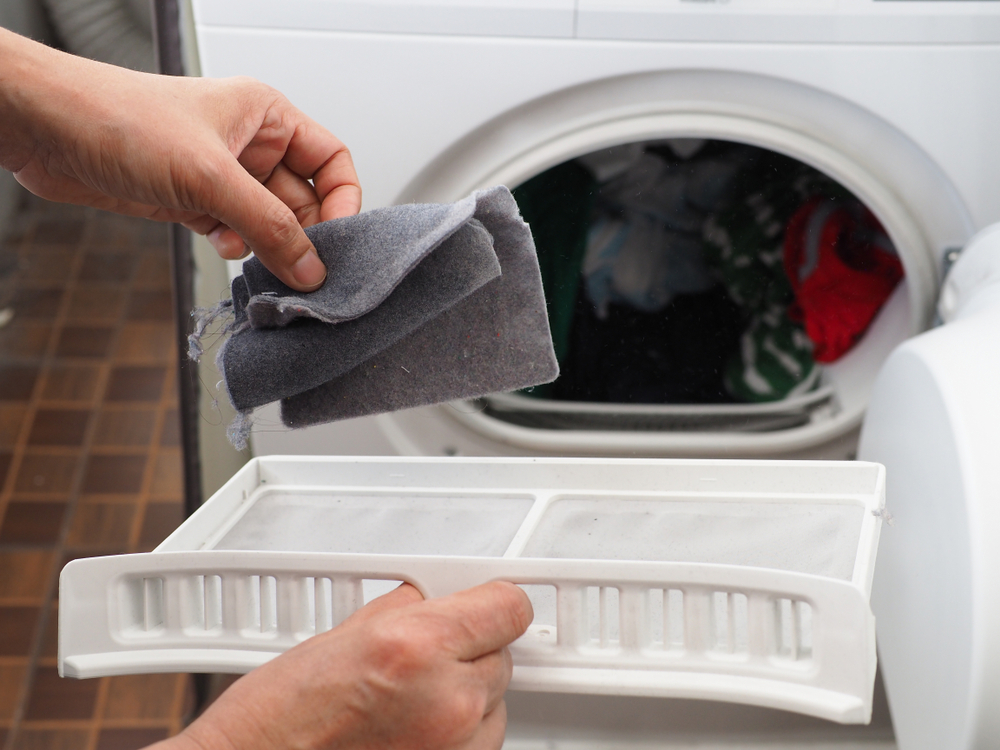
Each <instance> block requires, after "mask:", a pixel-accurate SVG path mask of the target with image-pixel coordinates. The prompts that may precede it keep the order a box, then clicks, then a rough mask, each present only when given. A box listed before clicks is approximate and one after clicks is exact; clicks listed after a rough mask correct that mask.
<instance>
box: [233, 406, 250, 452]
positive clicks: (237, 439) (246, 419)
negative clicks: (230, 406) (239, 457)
mask: <svg viewBox="0 0 1000 750" xmlns="http://www.w3.org/2000/svg"><path fill="white" fill-rule="evenodd" d="M252 429H253V410H250V411H241V412H237V413H236V416H235V417H234V418H233V421H232V422H230V423H229V427H228V429H227V430H226V437H227V438H229V442H230V443H231V444H232V446H233V447H234V448H235V449H236V450H238V451H241V450H245V449H246V447H247V445H248V444H249V443H250V431H251V430H252Z"/></svg>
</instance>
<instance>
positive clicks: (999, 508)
mask: <svg viewBox="0 0 1000 750" xmlns="http://www.w3.org/2000/svg"><path fill="white" fill-rule="evenodd" d="M940 313H941V316H942V318H943V320H944V321H945V325H943V326H942V327H940V328H937V329H935V330H933V331H930V332H928V333H926V334H924V335H922V336H918V337H916V338H914V339H911V340H910V341H908V342H906V343H905V344H903V345H902V346H900V347H899V348H898V349H897V350H896V351H895V352H893V354H892V356H890V357H889V360H888V361H887V362H886V364H885V367H884V368H883V370H882V372H881V374H880V375H879V378H878V380H877V381H876V384H875V390H874V393H873V396H872V402H871V406H870V407H869V409H868V415H867V417H866V418H865V425H864V429H863V431H862V434H861V446H860V451H859V455H860V456H861V457H862V458H864V459H866V460H872V461H879V462H882V463H884V464H885V466H886V470H887V472H888V477H889V479H888V481H889V487H888V490H889V495H888V496H889V510H890V512H891V513H892V515H893V516H894V517H895V521H894V524H893V527H892V528H891V529H888V530H886V533H885V537H884V539H883V542H882V550H881V551H880V553H879V554H880V558H881V562H880V565H879V571H878V575H877V576H876V579H875V586H874V591H873V594H872V607H873V609H874V610H875V613H876V615H877V616H878V621H879V651H880V654H881V658H882V665H883V672H884V678H885V683H886V688H887V691H888V695H889V703H890V707H891V709H892V715H893V723H894V725H895V728H896V735H897V738H898V741H899V747H900V748H901V750H932V749H933V750H958V749H960V748H961V749H962V750H966V749H971V748H992V747H997V745H998V743H1000V714H998V712H997V711H996V706H997V704H998V702H1000V544H998V539H1000V461H998V450H1000V433H998V428H997V423H998V419H1000V225H996V226H993V227H990V228H988V229H986V230H984V231H983V232H981V233H980V234H979V235H977V236H976V237H974V238H973V239H972V240H971V241H970V243H969V245H968V247H967V248H966V249H965V250H964V251H963V253H962V255H961V257H960V258H959V260H958V262H957V263H956V264H955V266H954V267H953V268H952V270H951V273H950V274H949V276H948V278H947V279H946V281H945V285H944V289H943V292H942V299H941V304H940Z"/></svg>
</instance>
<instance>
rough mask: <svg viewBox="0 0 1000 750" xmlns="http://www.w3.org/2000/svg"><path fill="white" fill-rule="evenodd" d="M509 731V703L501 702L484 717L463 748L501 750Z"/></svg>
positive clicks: (466, 749) (468, 749)
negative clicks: (505, 735)
mask: <svg viewBox="0 0 1000 750" xmlns="http://www.w3.org/2000/svg"><path fill="white" fill-rule="evenodd" d="M506 731H507V704H506V703H504V702H503V701H500V704H499V705H498V706H497V707H496V708H494V709H493V710H492V711H490V712H489V713H488V714H486V716H484V717H483V720H482V722H480V724H479V726H478V727H477V728H476V731H475V733H474V734H473V735H472V737H470V738H469V739H468V740H467V741H466V742H465V743H464V744H463V745H462V750H500V748H501V747H502V746H503V739H504V734H505V733H506Z"/></svg>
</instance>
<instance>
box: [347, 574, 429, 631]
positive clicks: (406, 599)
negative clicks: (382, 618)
mask: <svg viewBox="0 0 1000 750" xmlns="http://www.w3.org/2000/svg"><path fill="white" fill-rule="evenodd" d="M423 600H424V597H423V595H422V594H421V593H420V592H419V591H417V589H416V587H414V586H411V585H410V584H408V583H402V584H400V585H399V586H397V587H396V588H394V589H393V590H392V591H390V592H389V593H388V594H382V596H380V597H378V598H377V599H373V600H372V601H370V602H368V604H366V605H365V606H363V607H362V608H361V609H359V610H358V611H357V612H355V613H354V614H353V615H351V616H350V617H348V618H347V620H346V621H345V622H349V623H352V624H355V625H357V624H361V623H364V622H367V621H368V620H370V619H371V618H372V617H375V615H378V614H381V613H382V612H388V611H390V610H393V609H400V608H402V607H408V606H409V605H411V604H415V603H417V602H422V601H423Z"/></svg>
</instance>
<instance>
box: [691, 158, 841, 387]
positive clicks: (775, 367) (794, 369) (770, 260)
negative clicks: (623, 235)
mask: <svg viewBox="0 0 1000 750" xmlns="http://www.w3.org/2000/svg"><path fill="white" fill-rule="evenodd" d="M736 183H737V184H736V185H735V188H734V190H733V192H732V193H731V195H732V196H733V198H732V200H731V202H730V203H729V205H728V207H727V208H725V209H723V210H721V211H718V212H717V213H716V214H715V215H713V216H711V217H710V218H709V219H708V221H707V222H706V223H705V228H704V248H705V257H706V260H707V262H708V263H709V265H710V266H711V267H712V268H713V269H714V270H715V272H716V273H717V274H718V276H719V278H720V279H721V281H722V283H723V285H724V286H725V288H726V291H727V292H728V293H729V296H730V297H731V298H732V300H733V301H734V302H735V303H736V304H738V305H740V306H741V307H742V308H743V309H744V310H745V311H746V313H747V315H748V316H749V321H750V322H749V324H748V325H747V328H746V330H745V331H744V332H743V335H742V337H741V340H740V347H739V349H738V350H737V351H735V352H734V353H733V355H732V357H731V358H730V360H729V362H728V363H727V365H726V372H725V384H726V388H727V390H728V391H729V392H730V393H731V394H732V395H733V397H734V398H736V399H738V400H740V401H754V402H760V401H778V400H780V399H783V398H786V397H787V396H789V395H790V394H791V393H792V392H793V391H794V390H795V389H796V388H799V389H805V390H808V389H809V388H811V387H812V384H813V383H814V382H815V381H816V375H817V372H816V364H815V362H814V361H813V356H812V343H811V342H810V340H809V337H808V336H806V333H805V330H804V329H803V327H802V326H801V325H800V324H799V323H796V322H795V321H793V320H791V319H790V318H789V317H788V314H787V310H788V306H789V304H790V303H791V302H792V301H793V300H794V297H795V295H794V293H793V292H792V286H791V284H790V283H789V281H788V277H787V276H786V274H785V267H784V240H785V229H786V227H787V226H788V221H789V219H791V217H792V215H793V214H794V213H795V212H796V211H797V210H798V209H799V208H800V207H801V206H802V205H803V204H804V203H805V202H806V201H807V200H808V199H809V198H811V197H814V196H817V195H824V196H828V197H830V198H831V199H833V198H840V197H848V198H849V197H851V196H850V193H848V192H847V191H846V190H845V189H844V188H842V187H841V186H840V185H838V184H837V183H835V182H834V181H833V180H831V179H829V178H828V177H826V176H824V175H823V174H821V173H820V172H818V171H816V170H815V169H813V168H812V167H809V166H806V165H805V164H802V163H800V162H797V161H795V160H793V159H789V158H788V157H785V156H781V155H780V154H775V153H770V152H759V154H758V155H757V156H756V158H754V159H753V160H752V162H750V163H749V164H748V166H747V167H746V168H745V169H744V170H743V171H742V172H741V174H740V176H739V177H738V178H737V181H736Z"/></svg>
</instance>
